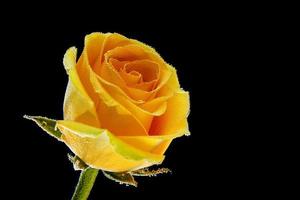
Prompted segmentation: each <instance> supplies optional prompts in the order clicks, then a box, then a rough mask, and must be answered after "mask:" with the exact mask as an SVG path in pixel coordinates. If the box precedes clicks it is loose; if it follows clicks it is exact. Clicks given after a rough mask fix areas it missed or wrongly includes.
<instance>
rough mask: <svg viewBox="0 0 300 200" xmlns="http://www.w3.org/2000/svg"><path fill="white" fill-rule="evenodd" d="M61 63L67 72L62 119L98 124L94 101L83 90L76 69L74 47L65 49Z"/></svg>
mask: <svg viewBox="0 0 300 200" xmlns="http://www.w3.org/2000/svg"><path fill="white" fill-rule="evenodd" d="M63 63H64V66H65V69H66V71H67V73H68V74H69V83H68V86H67V90H66V93H65V100H64V119H66V120H74V121H78V122H82V123H86V124H90V125H93V126H99V121H98V117H97V114H96V110H95V106H94V103H93V101H92V100H91V98H90V97H89V95H88V94H87V92H86V91H85V88H84V86H83V85H82V83H81V80H80V78H79V76H78V73H77V70H76V48H74V47H72V48H70V49H68V50H67V52H66V54H65V56H64V60H63Z"/></svg>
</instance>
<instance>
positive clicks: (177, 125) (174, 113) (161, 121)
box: [149, 90, 190, 135]
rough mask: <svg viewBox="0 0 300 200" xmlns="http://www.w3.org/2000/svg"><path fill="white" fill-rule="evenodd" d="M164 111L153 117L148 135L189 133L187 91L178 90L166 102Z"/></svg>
mask: <svg viewBox="0 0 300 200" xmlns="http://www.w3.org/2000/svg"><path fill="white" fill-rule="evenodd" d="M167 104H168V105H167V110H166V112H165V113H164V114H163V115H161V116H158V117H154V119H153V121H152V125H151V129H150V131H149V134H150V135H173V134H175V135H178V134H181V135H182V134H189V128H188V123H187V117H188V114H189V110H190V101H189V93H188V92H185V91H182V90H180V91H178V92H176V93H175V94H174V96H173V97H172V98H170V99H169V100H168V102H167Z"/></svg>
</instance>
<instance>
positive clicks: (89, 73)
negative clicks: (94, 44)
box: [78, 39, 149, 135]
mask: <svg viewBox="0 0 300 200" xmlns="http://www.w3.org/2000/svg"><path fill="white" fill-rule="evenodd" d="M90 41H92V40H89V39H86V40H85V48H84V50H83V53H82V56H81V58H80V61H81V63H80V65H79V64H78V68H80V70H78V71H80V72H81V74H80V76H81V75H82V76H83V77H84V80H85V81H86V82H85V88H86V89H87V90H89V91H91V92H93V96H94V99H93V101H94V102H95V105H96V111H97V113H98V118H99V121H100V123H101V127H103V128H106V129H108V130H110V131H112V132H113V133H114V134H116V135H128V134H130V135H147V134H148V132H147V130H146V129H145V126H144V124H146V123H143V122H141V120H140V119H142V120H143V119H144V118H142V117H141V118H140V119H138V118H137V117H136V116H135V115H133V114H132V113H131V112H130V111H129V110H128V109H127V108H126V107H125V106H124V105H122V104H120V103H119V102H117V101H116V100H115V99H114V98H113V97H112V96H111V94H113V93H109V92H107V90H106V89H105V88H104V87H103V86H102V84H101V83H100V82H99V80H98V79H97V75H96V73H95V72H94V71H93V70H92V69H91V67H90V63H89V59H88V54H89V53H90V51H91V50H92V49H89V47H90V45H89V42H90ZM148 118H149V117H148ZM144 120H147V121H149V119H144ZM147 123H149V122H147ZM124 130H126V131H124Z"/></svg>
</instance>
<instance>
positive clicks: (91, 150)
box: [57, 121, 164, 172]
mask: <svg viewBox="0 0 300 200" xmlns="http://www.w3.org/2000/svg"><path fill="white" fill-rule="evenodd" d="M57 127H58V128H59V130H60V131H61V132H62V133H63V135H62V140H63V141H64V142H65V143H66V144H67V145H68V146H69V148H70V149H71V150H72V151H73V152H74V153H75V154H76V155H77V156H78V157H79V158H81V159H82V160H83V161H84V162H85V163H87V164H88V165H89V166H91V167H93V168H97V169H102V170H105V171H111V172H123V171H133V170H137V169H141V168H144V167H149V166H151V165H153V164H160V163H161V162H162V161H163V159H164V156H162V155H158V154H152V153H149V152H145V151H142V150H140V149H137V148H135V147H133V146H131V145H129V144H127V143H125V142H123V141H122V140H120V139H118V138H117V137H115V136H114V134H112V133H110V132H109V131H108V130H105V129H99V128H95V127H92V126H88V125H85V124H82V123H77V122H73V121H58V122H57Z"/></svg>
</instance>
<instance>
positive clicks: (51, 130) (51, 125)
mask: <svg viewBox="0 0 300 200" xmlns="http://www.w3.org/2000/svg"><path fill="white" fill-rule="evenodd" d="M24 118H25V119H29V120H32V121H34V122H35V123H36V124H37V125H38V126H39V127H41V129H43V130H44V131H46V132H47V133H48V134H49V135H51V136H53V137H55V138H56V139H58V140H59V141H61V139H60V137H61V135H62V133H61V132H60V131H59V130H58V129H57V128H56V120H53V119H49V118H47V117H41V116H29V115H24Z"/></svg>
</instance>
